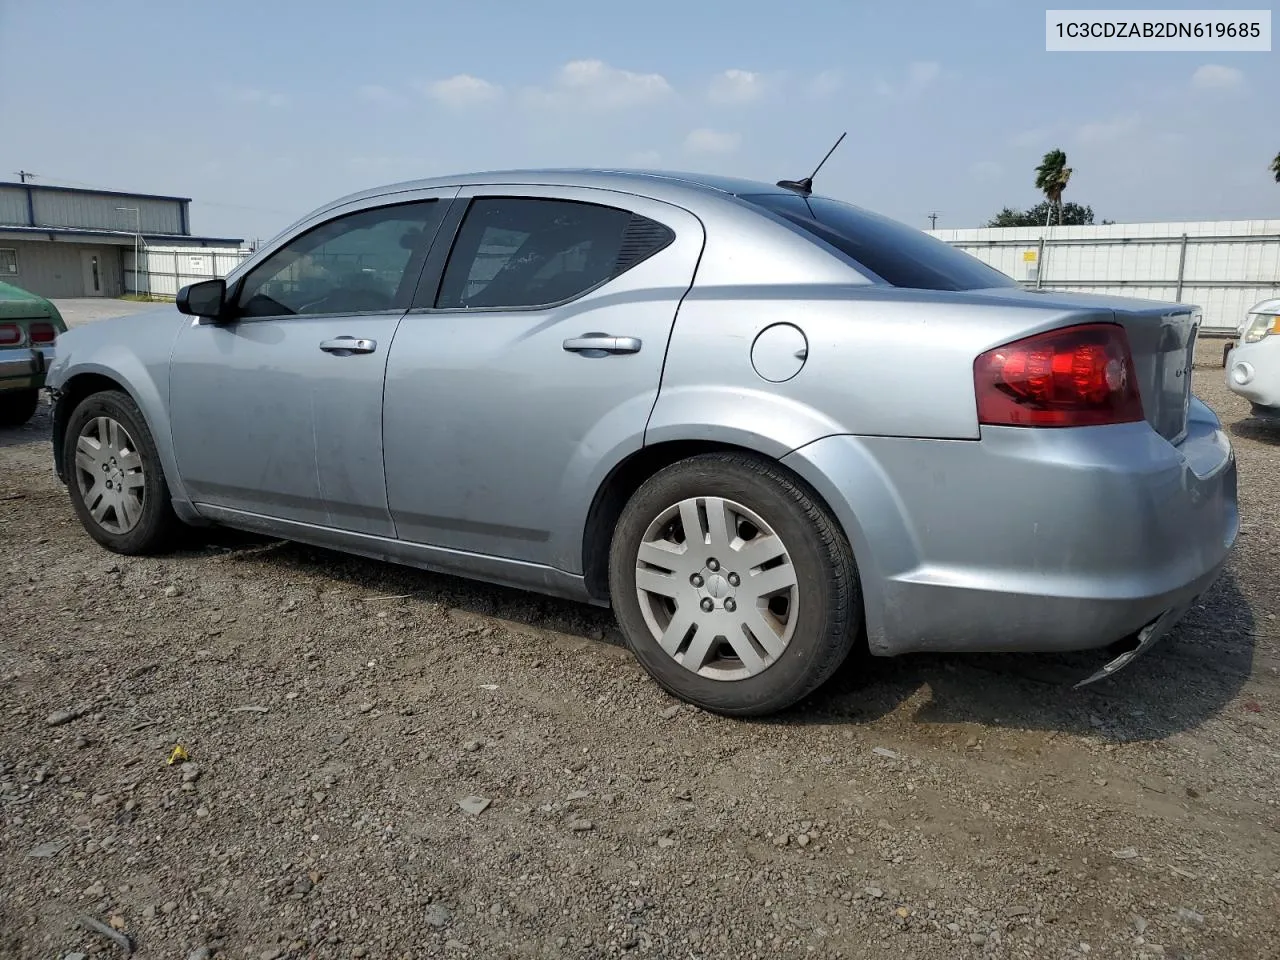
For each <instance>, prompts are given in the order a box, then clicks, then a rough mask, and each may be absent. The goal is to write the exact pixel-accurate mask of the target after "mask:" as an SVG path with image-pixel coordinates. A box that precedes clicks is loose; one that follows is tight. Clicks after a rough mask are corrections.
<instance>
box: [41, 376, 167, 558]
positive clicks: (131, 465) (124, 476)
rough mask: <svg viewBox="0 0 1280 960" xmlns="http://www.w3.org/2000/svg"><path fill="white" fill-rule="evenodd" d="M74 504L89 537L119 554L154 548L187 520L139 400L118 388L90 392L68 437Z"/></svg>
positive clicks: (65, 441)
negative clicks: (181, 513) (182, 518)
mask: <svg viewBox="0 0 1280 960" xmlns="http://www.w3.org/2000/svg"><path fill="white" fill-rule="evenodd" d="M62 450H63V462H64V463H65V464H66V468H67V487H68V490H69V492H70V494H71V504H72V506H73V507H74V508H75V511H76V515H77V516H78V517H79V518H80V523H81V524H83V526H84V528H85V530H86V531H87V532H88V534H89V536H91V537H93V539H95V540H97V541H98V543H100V544H102V545H103V546H104V547H106V548H107V549H108V550H113V551H115V552H116V553H125V554H142V553H154V552H156V551H158V550H160V549H163V548H164V547H165V546H168V545H169V544H170V543H171V542H172V540H173V537H174V534H175V533H176V531H177V530H178V529H179V528H180V527H181V521H180V520H179V519H178V517H177V515H176V514H175V513H174V512H173V504H172V502H171V501H170V499H169V488H168V485H167V484H166V483H165V478H164V470H163V468H162V467H161V465H160V456H159V454H158V453H157V452H156V445H155V441H154V440H153V439H152V437H151V431H150V430H148V429H147V424H146V421H145V420H144V419H143V417H142V411H141V410H139V409H138V405H137V404H135V403H134V402H133V400H132V399H131V398H130V397H129V396H128V395H127V394H124V393H121V392H120V391H118V390H103V391H100V392H98V393H94V394H91V395H89V396H88V397H85V399H84V400H82V401H80V403H79V404H78V405H77V406H76V408H75V410H74V411H72V413H71V417H70V419H69V420H68V421H67V432H66V435H65V437H64V438H63V447H62Z"/></svg>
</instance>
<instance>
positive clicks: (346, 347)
mask: <svg viewBox="0 0 1280 960" xmlns="http://www.w3.org/2000/svg"><path fill="white" fill-rule="evenodd" d="M320 349H321V350H323V351H324V352H325V353H332V354H335V355H336V356H339V357H349V356H351V354H353V353H373V351H375V350H377V349H378V341H377V340H362V339H360V338H358V337H335V338H334V339H332V340H321V341H320Z"/></svg>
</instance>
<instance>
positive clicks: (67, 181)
mask: <svg viewBox="0 0 1280 960" xmlns="http://www.w3.org/2000/svg"><path fill="white" fill-rule="evenodd" d="M16 173H17V175H18V176H19V177H22V182H23V183H26V182H27V181H26V178H27V177H31V178H33V179H34V178H35V176H36V175H35V174H34V173H31V172H30V171H27V170H18V171H16ZM43 179H44V180H46V181H48V180H56V181H57V183H60V184H62V185H63V186H68V187H83V188H84V189H86V190H107V191H110V192H111V193H128V192H129V191H127V190H120V189H119V188H118V187H104V186H103V185H102V184H100V183H85V182H84V181H82V180H72V179H71V178H70V177H59V176H44V177H43ZM55 185H56V184H49V183H46V186H55ZM191 202H192V203H200V204H203V205H204V206H206V207H226V208H227V209H229V210H247V211H249V212H250V213H273V214H277V215H279V216H282V217H296V216H298V211H296V210H276V209H274V208H272V207H249V206H245V205H244V204H239V203H225V202H223V201H221V200H202V199H200V198H198V197H192V198H191Z"/></svg>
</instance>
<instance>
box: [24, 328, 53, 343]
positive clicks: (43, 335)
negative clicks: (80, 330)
mask: <svg viewBox="0 0 1280 960" xmlns="http://www.w3.org/2000/svg"><path fill="white" fill-rule="evenodd" d="M30 333H31V342H32V343H53V341H55V340H57V339H58V328H57V327H55V326H54V325H53V324H52V323H33V324H32V325H31V327H30Z"/></svg>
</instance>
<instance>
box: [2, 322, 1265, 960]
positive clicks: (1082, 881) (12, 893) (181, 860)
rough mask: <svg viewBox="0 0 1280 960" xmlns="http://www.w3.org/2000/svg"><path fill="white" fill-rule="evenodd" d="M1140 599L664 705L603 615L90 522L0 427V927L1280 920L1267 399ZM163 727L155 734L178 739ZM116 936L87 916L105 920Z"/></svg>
mask: <svg viewBox="0 0 1280 960" xmlns="http://www.w3.org/2000/svg"><path fill="white" fill-rule="evenodd" d="M1220 357H1221V341H1207V342H1206V343H1205V344H1203V346H1202V347H1201V351H1200V357H1199V364H1198V370H1197V374H1196V378H1197V389H1198V392H1199V393H1200V395H1201V396H1202V397H1204V398H1205V399H1206V401H1207V402H1209V403H1210V404H1211V405H1213V406H1214V407H1215V409H1217V410H1218V411H1219V413H1220V414H1221V415H1222V417H1223V420H1224V422H1226V423H1228V424H1230V427H1231V430H1232V433H1233V435H1234V442H1235V444H1236V449H1237V452H1238V455H1239V459H1240V473H1241V501H1242V510H1243V514H1244V530H1243V533H1242V536H1241V540H1240V542H1239V546H1238V549H1237V551H1236V553H1235V555H1234V560H1233V562H1232V564H1231V567H1230V570H1229V571H1228V572H1227V573H1226V575H1225V576H1224V577H1223V579H1222V580H1221V581H1220V583H1219V584H1218V586H1217V587H1216V588H1215V590H1214V591H1213V593H1212V595H1211V596H1210V597H1209V598H1208V599H1207V601H1206V603H1205V604H1204V605H1203V606H1201V607H1199V608H1197V609H1195V610H1193V611H1192V612H1191V613H1190V614H1189V615H1188V617H1187V619H1186V620H1185V622H1184V623H1183V624H1182V625H1181V626H1180V627H1179V628H1178V629H1177V631H1176V632H1175V634H1174V635H1173V636H1171V637H1170V638H1169V639H1168V640H1166V641H1165V642H1163V643H1162V644H1161V645H1160V646H1159V647H1158V648H1157V649H1156V650H1155V651H1153V652H1152V653H1151V654H1149V655H1148V656H1146V657H1145V658H1143V659H1141V660H1139V661H1138V662H1137V663H1136V664H1135V665H1134V666H1133V667H1131V668H1130V669H1129V670H1127V671H1124V672H1123V673H1122V674H1120V675H1119V676H1117V677H1116V678H1114V679H1110V680H1108V681H1105V682H1103V683H1101V684H1098V685H1095V686H1094V687H1092V688H1088V689H1086V690H1083V691H1075V690H1073V689H1071V687H1070V681H1073V680H1074V679H1076V678H1078V677H1079V676H1081V675H1083V674H1084V673H1085V672H1087V671H1089V670H1091V669H1092V668H1093V667H1094V665H1095V663H1096V659H1095V658H1093V657H1088V656H1074V655H1073V656H1056V657H1044V656H1039V657H1037V656H951V657H942V656H913V657H909V658H905V659H901V660H894V661H880V660H877V661H871V662H867V661H865V660H858V661H856V662H850V663H849V664H848V665H847V666H846V667H845V668H844V669H843V671H842V672H841V673H840V674H838V675H837V677H836V678H835V679H834V680H833V681H832V683H831V684H829V685H828V686H827V687H826V688H824V689H823V690H821V691H819V693H818V694H817V695H816V696H815V697H814V698H812V699H811V700H810V701H809V702H807V703H805V704H803V705H802V706H801V707H799V708H797V709H795V710H793V711H791V712H789V713H787V714H786V715H784V716H781V717H778V718H775V719H773V720H771V721H768V722H758V721H757V722H735V721H729V720H725V719H720V718H717V717H714V716H710V715H706V714H703V713H700V712H698V711H696V710H693V709H689V708H686V707H682V706H679V705H677V704H675V703H674V702H673V701H671V700H670V699H669V698H667V697H666V696H665V695H664V694H663V693H661V692H660V691H659V690H658V689H657V688H656V687H655V686H654V685H653V684H652V683H650V682H649V681H648V679H647V678H646V677H645V676H644V675H643V674H642V673H641V672H640V670H639V668H638V667H637V666H636V665H635V664H634V663H633V662H632V661H631V659H630V658H629V656H628V655H627V654H626V653H625V651H624V650H623V649H621V648H620V647H619V645H618V638H617V634H616V629H615V627H614V626H613V622H612V618H611V617H610V616H609V615H608V614H607V613H606V612H603V611H597V610H594V609H591V608H588V607H583V606H577V605H574V604H570V603H563V602H559V601H556V600H549V599H544V598H539V597H536V596H532V595H527V594H521V593H518V592H515V591H510V590H503V589H495V588H492V587H487V586H482V585H475V584H471V583H468V582H466V581H462V580H457V579H453V578H449V577H443V576H432V575H428V574H423V573H418V572H415V571H410V570H406V569H401V568H396V567H392V566H388V565H383V564H378V563H374V562H371V561H364V560H361V559H354V558H349V557H345V556H341V555H338V554H334V553H328V552H325V551H321V550H316V549H312V548H308V547H302V546H294V545H289V544H279V543H274V542H269V541H262V540H252V539H249V538H244V537H240V536H237V535H232V534H227V533H220V534H216V535H214V536H213V537H210V538H208V539H205V540H202V541H200V542H199V543H198V544H197V545H194V546H192V547H190V548H189V549H187V550H186V551H185V552H181V553H178V554H175V555H172V556H167V557H162V558H155V559H128V558H122V557H116V556H113V555H110V554H108V553H105V552H104V551H102V550H101V549H99V548H98V547H97V546H95V545H94V544H93V543H92V542H91V541H90V540H89V538H88V537H87V536H86V535H85V534H84V533H83V532H82V531H81V529H80V527H79V525H78V524H77V522H76V521H75V519H74V517H73V514H72V511H71V508H70V505H69V504H68V501H67V498H66V495H65V492H64V491H63V490H62V489H61V488H60V487H59V485H58V484H57V483H56V481H55V480H54V478H53V476H52V469H51V460H50V453H49V448H48V440H47V436H48V429H49V421H48V414H47V410H43V409H42V411H41V413H40V414H39V415H38V418H37V420H36V421H35V422H34V423H33V424H31V425H29V426H28V427H26V428H23V429H20V430H13V431H7V432H2V433H0V570H3V571H4V572H5V577H4V579H3V581H0V610H3V620H2V621H0V622H2V623H3V629H2V630H0V707H2V709H3V717H4V722H3V723H2V724H0V818H3V824H4V829H3V835H2V836H0V956H3V957H5V958H31V960H36V958H40V960H48V958H58V960H64V958H71V957H77V958H80V957H84V956H86V955H87V956H100V957H106V956H122V955H124V950H123V949H122V948H121V947H120V946H118V945H117V944H116V943H115V942H114V941H113V940H112V939H110V938H109V936H108V935H107V934H106V933H104V932H103V931H102V930H101V929H99V930H86V929H84V928H83V927H82V926H79V925H78V923H80V922H81V919H80V918H83V917H87V918H89V919H90V920H91V921H96V922H97V923H98V924H99V925H104V924H105V925H107V926H106V930H107V931H113V932H114V929H113V928H118V929H120V930H123V931H124V932H125V933H127V935H128V936H129V937H130V938H131V939H132V941H133V943H135V944H136V952H135V956H137V957H142V958H166V960H167V958H178V960H182V958H190V960H198V958H206V960H207V958H211V957H221V958H228V960H230V958H235V960H269V958H304V957H306V958H310V957H320V958H337V957H342V958H345V957H368V958H418V957H436V956H439V957H448V958H454V957H456V958H505V957H520V958H534V957H567V958H582V960H587V958H603V957H618V956H626V957H630V956H636V957H655V958H657V957H661V958H673V960H685V958H735V960H740V958H741V960H745V958H765V957H768V958H777V957H808V956H816V957H876V958H908V957H910V958H938V960H943V958H945V960H952V958H967V957H1034V958H1060V957H1063V958H1065V957H1081V956H1088V957H1091V958H1092V957H1125V958H1129V957H1152V956H1164V957H1184V958H1190V957H1196V958H1201V957H1204V958H1210V957H1214V958H1216V957H1241V958H1246V957H1247V958H1257V957H1263V956H1272V957H1274V956H1277V955H1280V943H1278V940H1280V834H1278V830H1280V806H1277V798H1280V793H1278V792H1277V785H1278V784H1280V774H1278V768H1277V757H1278V756H1280V726H1278V724H1277V707H1278V705H1280V675H1278V672H1280V654H1278V638H1277V635H1278V633H1280V625H1278V624H1277V621H1276V615H1277V613H1278V612H1280V597H1278V595H1277V591H1276V574H1277V570H1278V569H1280V563H1278V562H1277V559H1276V558H1277V556H1278V555H1280V524H1278V522H1277V521H1278V519H1280V498H1277V492H1278V491H1280V487H1278V486H1277V483H1276V477H1277V476H1278V475H1280V471H1278V470H1277V467H1278V464H1280V458H1278V454H1280V431H1278V430H1275V429H1272V430H1270V431H1268V430H1266V429H1263V428H1261V427H1259V426H1255V425H1253V424H1251V423H1248V422H1245V421H1244V416H1245V413H1246V409H1245V405H1244V404H1243V403H1241V402H1240V401H1238V400H1237V399H1235V398H1234V397H1233V396H1231V394H1229V393H1228V392H1227V391H1226V390H1225V388H1224V387H1223V386H1222V371H1221V368H1220V366H1219V361H1220ZM179 744H180V745H181V746H182V747H183V748H185V750H186V752H187V754H188V755H189V758H190V759H189V760H187V761H186V762H185V763H174V764H170V763H168V762H167V761H168V760H169V758H170V756H171V752H172V751H173V750H174V748H175V746H176V745H179ZM117 936H118V934H117Z"/></svg>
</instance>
